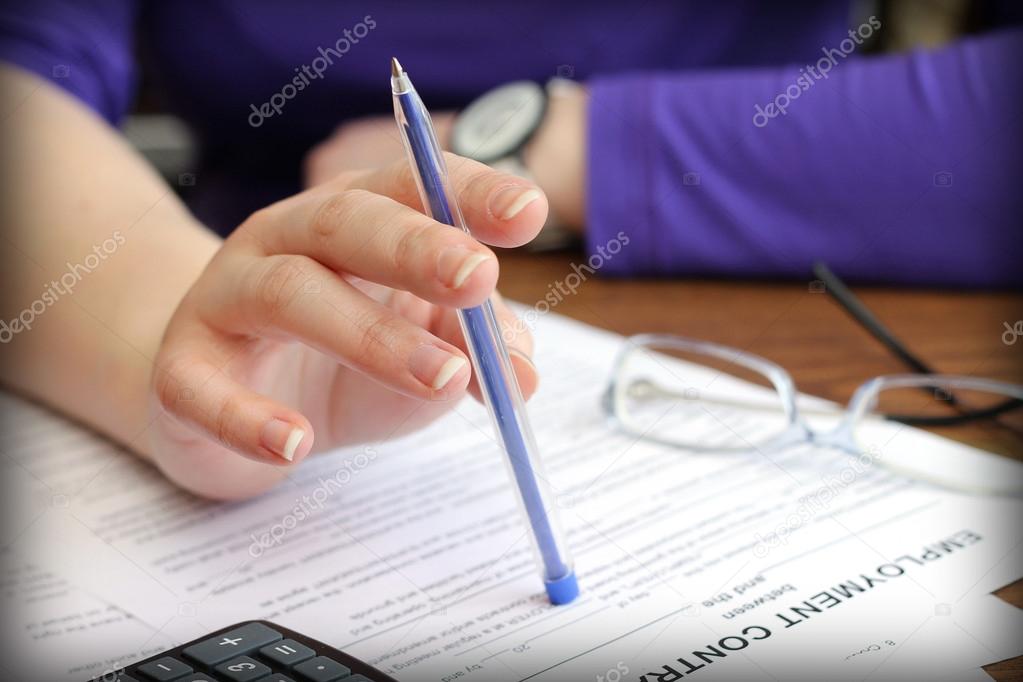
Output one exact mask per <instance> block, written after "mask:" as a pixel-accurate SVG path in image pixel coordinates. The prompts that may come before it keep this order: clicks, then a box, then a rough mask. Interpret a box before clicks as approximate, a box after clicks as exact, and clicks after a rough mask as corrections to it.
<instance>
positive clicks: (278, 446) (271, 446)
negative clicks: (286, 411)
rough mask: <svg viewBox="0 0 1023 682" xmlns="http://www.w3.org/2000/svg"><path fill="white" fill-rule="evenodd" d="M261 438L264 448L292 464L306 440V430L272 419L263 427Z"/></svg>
mask: <svg viewBox="0 0 1023 682" xmlns="http://www.w3.org/2000/svg"><path fill="white" fill-rule="evenodd" d="M261 438H262V442H263V447H265V448H266V449H267V450H270V451H271V452H274V453H276V454H278V455H280V456H281V457H283V458H284V459H286V460H288V461H289V462H291V461H293V460H294V459H295V453H296V452H297V451H298V446H299V445H301V444H302V440H303V439H304V438H305V430H304V429H300V428H298V427H297V426H295V425H293V424H290V423H289V422H286V421H284V420H283V419H271V420H270V421H268V422H267V423H266V424H265V425H264V426H263V433H262V435H261Z"/></svg>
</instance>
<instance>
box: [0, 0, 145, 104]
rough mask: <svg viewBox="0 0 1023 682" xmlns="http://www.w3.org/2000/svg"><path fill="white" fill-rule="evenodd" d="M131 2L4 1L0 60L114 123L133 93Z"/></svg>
mask: <svg viewBox="0 0 1023 682" xmlns="http://www.w3.org/2000/svg"><path fill="white" fill-rule="evenodd" d="M135 14H136V6H135V2H134V1H133V0H89V1H87V2H81V1H74V0H66V1H63V2H62V1H60V0H33V1H32V2H9V1H7V0H0V61H4V62H7V63H10V64H14V65H16V66H19V67H21V68H23V69H25V70H27V71H31V72H32V73H35V74H36V75H38V76H40V77H42V78H45V79H47V80H49V81H51V82H53V83H55V84H56V85H58V86H60V87H62V88H64V89H65V90H67V91H68V92H70V93H71V94H73V95H75V96H76V97H78V98H79V99H81V100H82V101H83V102H85V103H86V104H87V105H89V107H91V108H92V109H93V110H95V111H96V112H97V113H99V114H100V115H101V116H102V117H103V118H105V119H106V120H107V121H108V122H110V123H111V124H116V123H118V122H119V121H120V119H121V117H123V116H124V115H125V113H126V112H127V111H128V107H129V106H130V104H131V100H132V97H133V94H134V84H135V83H134V79H135V65H134V60H133V55H132V47H133V45H132V43H133V30H134V24H135Z"/></svg>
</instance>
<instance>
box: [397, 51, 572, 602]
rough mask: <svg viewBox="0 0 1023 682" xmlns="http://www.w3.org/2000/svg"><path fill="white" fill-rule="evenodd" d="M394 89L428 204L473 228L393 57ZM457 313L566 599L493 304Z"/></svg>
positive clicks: (568, 574) (543, 555)
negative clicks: (465, 217)
mask: <svg viewBox="0 0 1023 682" xmlns="http://www.w3.org/2000/svg"><path fill="white" fill-rule="evenodd" d="M391 95H392V97H393V99H394V116H395V118H396V119H397V121H398V128H399V129H400V130H401V138H402V140H403V141H404V143H405V151H406V153H407V154H408V157H409V163H410V164H411V166H412V167H413V168H414V169H415V171H416V172H415V176H416V184H417V185H418V186H419V196H420V197H421V198H422V201H423V206H425V207H426V208H427V211H428V212H429V214H430V217H431V218H433V219H434V220H436V221H437V222H441V223H446V224H448V225H451V226H453V227H458V228H461V229H463V230H465V231H466V232H469V229H468V228H467V227H466V226H465V221H464V220H463V219H462V213H461V211H459V209H458V204H457V203H456V202H455V198H454V195H453V194H452V192H451V186H450V184H449V182H448V173H447V167H446V166H445V164H444V157H443V155H442V154H441V151H440V146H439V145H438V144H437V137H436V135H435V134H434V132H433V125H432V124H431V122H430V114H429V113H428V112H427V111H426V107H425V106H423V101H422V100H421V99H419V95H418V94H416V90H415V88H413V87H412V82H411V81H410V80H409V77H408V74H407V73H405V71H404V69H402V68H401V64H399V63H398V60H397V59H392V60H391ZM458 319H459V321H460V322H461V324H462V332H463V333H464V334H465V339H466V341H467V343H468V346H469V355H470V357H471V358H472V366H473V369H474V370H475V372H476V377H477V380H478V381H479V384H480V388H481V390H482V393H483V399H484V402H485V403H486V405H487V409H488V411H489V412H490V417H491V419H492V421H493V422H494V430H495V431H496V432H497V435H498V438H499V439H500V441H501V443H502V444H503V446H504V452H505V455H507V457H506V458H505V460H506V461H507V463H508V468H509V470H510V474H511V477H512V479H514V481H515V485H516V487H517V489H518V491H519V495H518V498H519V503H520V507H521V509H522V511H523V513H524V514H525V516H526V519H527V520H528V522H529V527H530V529H531V530H532V533H531V535H532V538H533V543H532V545H533V550H534V554H535V555H536V557H537V560H538V563H539V564H540V567H541V570H542V575H543V581H544V586H545V587H546V588H547V596H548V597H549V598H550V600H551V603H552V604H567V603H569V602H571V601H572V600H573V599H575V598H576V596H578V594H579V585H578V583H577V582H576V579H575V571H574V570H573V568H572V561H571V559H570V558H569V555H568V550H567V549H566V547H565V541H564V536H563V534H562V532H561V529H560V526H559V524H558V520H557V517H556V515H555V509H554V505H553V503H552V502H553V501H552V499H551V492H550V488H549V487H548V485H547V479H546V476H545V475H544V473H543V466H542V463H541V461H540V458H539V456H538V454H537V449H536V441H535V440H534V439H533V431H532V430H531V429H530V428H529V421H528V420H527V418H526V408H525V404H524V401H523V400H522V392H521V391H520V390H519V384H518V381H517V380H516V378H515V371H514V370H513V369H512V364H511V360H510V359H509V357H508V350H507V349H506V348H505V346H504V343H503V341H502V340H501V334H500V331H499V330H498V326H497V319H496V318H495V317H494V309H493V306H492V305H491V304H490V301H487V302H486V303H484V304H483V305H481V306H478V307H476V308H465V309H462V310H459V311H458Z"/></svg>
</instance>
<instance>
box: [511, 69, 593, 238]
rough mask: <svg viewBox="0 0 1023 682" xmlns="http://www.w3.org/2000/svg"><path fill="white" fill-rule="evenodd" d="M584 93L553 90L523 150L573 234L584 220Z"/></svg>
mask: <svg viewBox="0 0 1023 682" xmlns="http://www.w3.org/2000/svg"><path fill="white" fill-rule="evenodd" d="M588 100H589V97H588V95H587V93H586V90H585V89H583V88H581V87H576V86H574V85H573V86H569V87H565V86H556V87H554V88H552V92H551V94H550V98H549V100H548V104H547V112H546V115H545V116H544V120H543V123H541V124H540V127H539V128H538V129H537V131H536V133H535V134H534V135H533V137H532V138H531V139H530V141H529V143H528V144H526V146H525V147H524V148H523V150H522V160H523V162H524V163H525V165H526V168H527V169H528V171H529V173H530V175H531V176H532V178H533V180H534V181H535V182H536V184H537V185H539V186H540V189H542V190H543V191H544V193H545V194H546V195H547V200H548V202H549V203H550V206H551V210H552V211H553V212H554V213H555V214H556V215H557V216H558V218H559V219H560V220H561V221H562V222H563V223H564V225H565V227H567V228H570V229H571V230H572V231H574V232H581V231H582V228H583V222H584V218H585V203H586V201H585V187H586V106H587V102H588Z"/></svg>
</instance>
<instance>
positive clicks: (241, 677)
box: [214, 656, 271, 682]
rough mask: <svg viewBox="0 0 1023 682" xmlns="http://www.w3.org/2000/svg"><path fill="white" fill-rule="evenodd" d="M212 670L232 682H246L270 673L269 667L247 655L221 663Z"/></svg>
mask: <svg viewBox="0 0 1023 682" xmlns="http://www.w3.org/2000/svg"><path fill="white" fill-rule="evenodd" d="M214 670H216V671H217V673H218V674H220V675H223V676H224V677H226V678H227V679H229V680H233V681H234V682H248V681H249V680H258V679H261V678H262V677H264V676H265V675H269V674H270V672H271V671H270V668H268V667H266V666H265V665H263V664H262V663H260V662H259V661H254V660H252V659H251V658H249V657H248V656H239V657H238V658H235V659H232V660H230V661H228V662H227V663H221V664H220V665H218V666H217V667H216V668H214Z"/></svg>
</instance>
